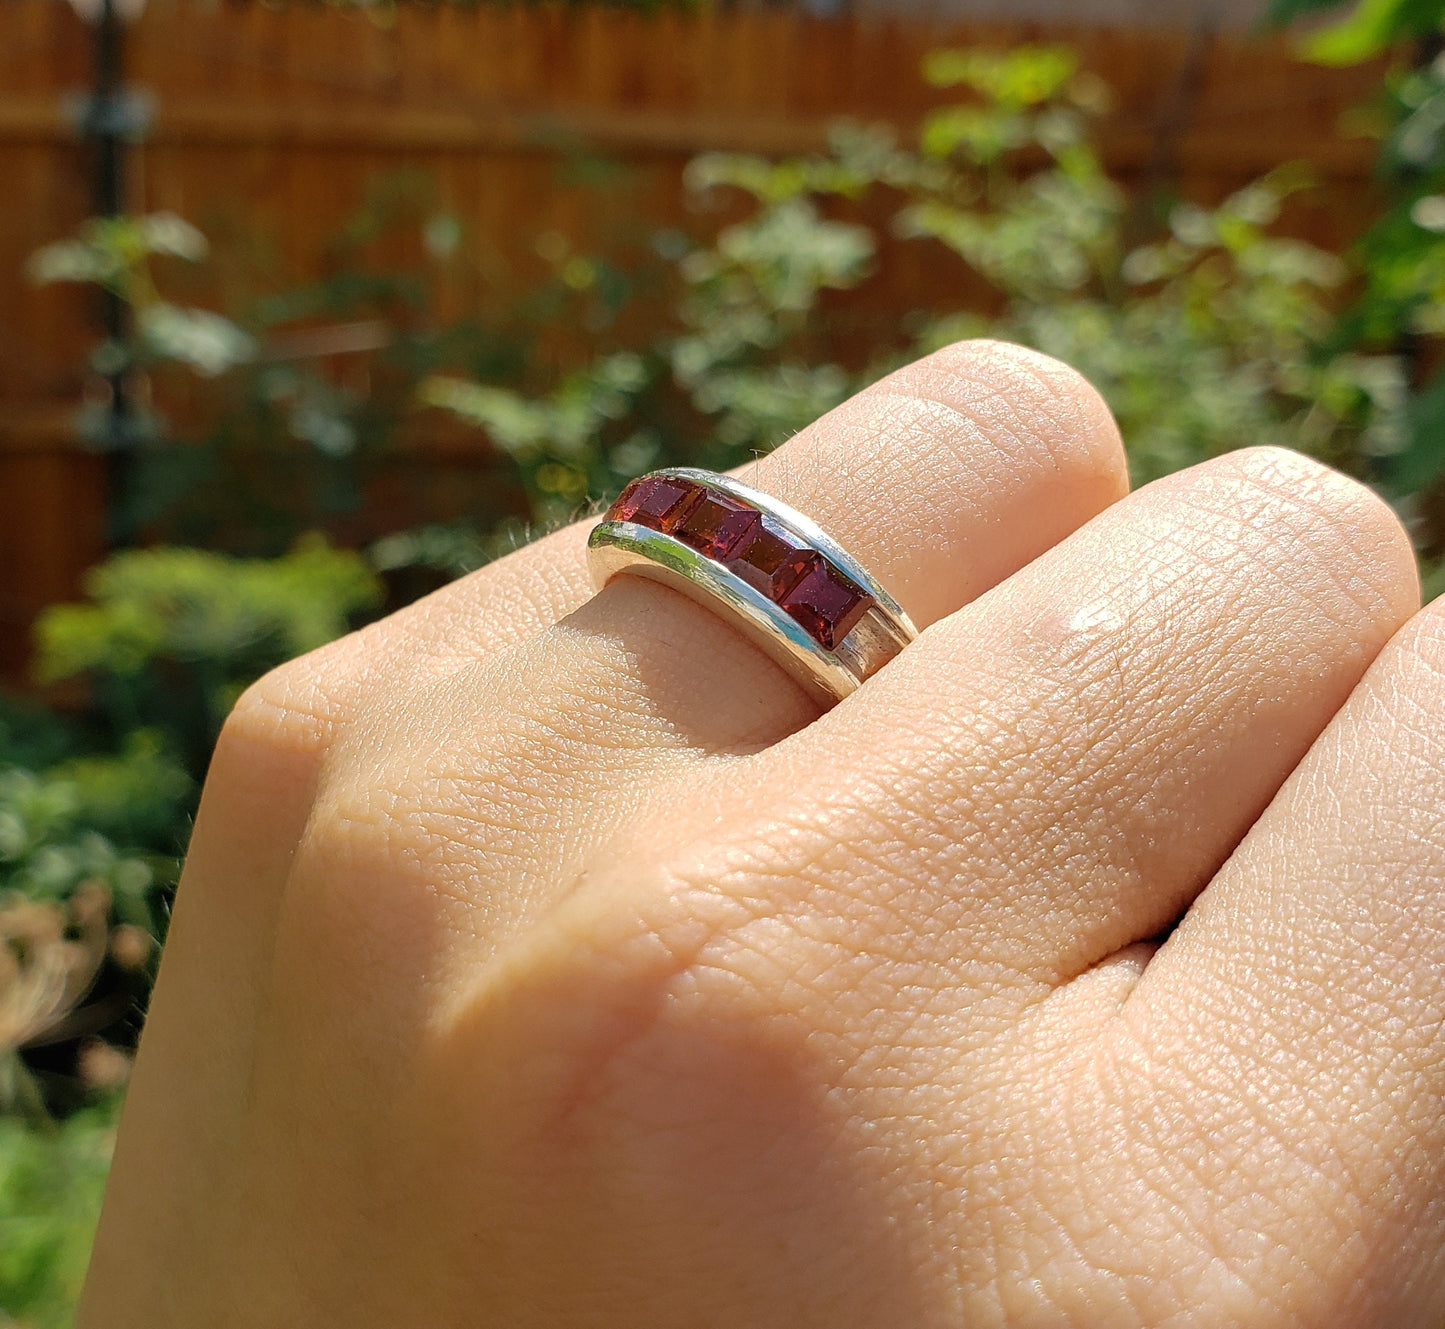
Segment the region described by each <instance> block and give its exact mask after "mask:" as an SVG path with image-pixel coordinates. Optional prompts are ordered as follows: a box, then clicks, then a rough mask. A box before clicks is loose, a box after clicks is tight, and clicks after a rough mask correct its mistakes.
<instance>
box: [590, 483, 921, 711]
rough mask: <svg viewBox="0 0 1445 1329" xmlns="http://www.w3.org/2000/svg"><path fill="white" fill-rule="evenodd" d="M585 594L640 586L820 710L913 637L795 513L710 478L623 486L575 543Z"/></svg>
mask: <svg viewBox="0 0 1445 1329" xmlns="http://www.w3.org/2000/svg"><path fill="white" fill-rule="evenodd" d="M587 557H588V563H589V566H590V568H591V572H592V580H593V583H594V584H595V585H596V586H597V587H598V589H599V590H600V589H601V588H602V587H603V586H605V585H606V584H607V583H608V582H609V581H611V580H612V578H613V577H615V576H618V575H619V574H630V575H633V576H639V577H649V578H651V579H652V580H653V581H659V582H662V583H663V584H664V585H666V586H671V587H672V588H673V589H674V590H678V591H681V592H682V593H683V594H684V595H686V596H689V597H690V598H691V599H693V600H696V601H697V602H698V603H699V604H701V605H703V606H705V607H706V608H708V609H711V610H712V611H713V612H714V613H716V614H719V615H720V616H722V617H723V618H725V619H726V620H727V621H728V622H729V623H731V624H733V625H734V626H735V627H737V628H738V629H739V630H740V631H741V632H743V633H744V634H745V635H746V636H747V637H748V638H749V639H750V640H752V641H753V642H755V643H756V644H757V645H758V646H760V647H761V648H762V649H763V650H764V651H766V652H767V653H768V654H769V655H770V656H772V658H773V659H774V660H776V661H777V662H778V663H779V664H780V665H782V666H783V668H785V669H786V670H787V671H788V672H789V673H790V674H791V675H792V676H793V677H794V678H795V679H797V680H798V682H799V683H801V684H802V685H803V687H804V688H806V689H807V691H808V692H809V693H810V694H812V696H813V697H814V698H815V699H816V700H818V701H819V702H820V703H821V704H822V705H824V706H831V705H833V703H835V702H837V701H840V700H842V698H844V697H846V696H847V695H848V694H849V693H851V692H853V691H854V690H856V689H857V687H858V686H859V684H861V683H862V682H863V681H864V680H865V679H868V678H871V677H872V676H873V675H874V674H876V673H877V672H878V671H879V670H880V669H882V668H883V666H884V665H885V664H887V663H888V662H889V661H890V660H891V659H893V657H894V656H896V655H897V654H898V653H899V652H900V651H901V650H902V649H903V648H904V647H905V646H906V645H908V643H909V642H910V641H912V640H913V639H914V638H915V637H916V636H917V635H918V630H917V629H916V628H915V627H914V626H913V624H912V622H911V621H910V620H909V618H908V615H907V614H905V613H904V612H903V610H902V609H901V608H900V607H899V605H898V603H897V602H896V601H895V600H894V599H893V597H892V596H891V595H889V594H888V592H887V591H885V590H884V589H883V587H882V586H880V585H879V584H878V582H877V581H875V580H874V578H873V577H872V576H871V575H870V574H869V573H868V571H867V569H866V568H864V567H863V566H862V565H861V564H860V563H859V562H858V561H857V559H855V558H854V557H853V556H852V555H851V554H849V553H848V552H847V551H846V550H845V549H843V548H842V546H840V545H839V544H838V542H837V541H836V540H834V539H833V538H832V537H831V536H829V535H828V534H826V533H825V532H824V531H822V530H820V529H819V527H818V526H817V525H815V524H814V523H813V522H811V521H810V520H809V519H808V518H807V517H805V516H803V514H802V513H800V512H797V511H795V510H794V509H792V508H790V507H789V506H788V505H787V504H786V503H780V502H779V501H778V500H777V499H775V498H770V497H769V496H768V495H767V494H764V493H761V492H760V491H758V490H756V489H754V488H753V487H752V486H751V485H745V484H743V483H742V482H741V481H740V480H734V479H733V478H732V477H731V476H728V475H718V474H716V473H715V472H713V471H700V470H694V469H692V468H690V467H682V466H675V467H668V468H667V469H665V470H661V471H653V472H651V473H650V474H648V475H644V476H642V477H640V478H639V479H636V480H634V481H633V482H632V483H631V484H629V485H628V486H627V488H626V489H624V490H623V491H622V493H621V494H620V495H619V496H618V498H617V500H616V502H614V503H613V505H612V506H611V507H610V508H609V509H608V510H607V512H606V513H605V514H604V516H603V518H602V520H601V522H599V523H598V525H597V526H596V527H595V528H594V529H593V531H592V534H591V536H590V537H589V539H588V541H587Z"/></svg>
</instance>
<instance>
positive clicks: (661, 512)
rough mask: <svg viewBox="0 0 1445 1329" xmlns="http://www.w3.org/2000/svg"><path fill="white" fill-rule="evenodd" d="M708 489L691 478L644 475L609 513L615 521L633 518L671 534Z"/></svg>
mask: <svg viewBox="0 0 1445 1329" xmlns="http://www.w3.org/2000/svg"><path fill="white" fill-rule="evenodd" d="M705 492H706V491H705V490H704V489H703V487H702V486H701V485H699V484H694V483H693V482H692V481H691V480H679V479H677V478H675V477H674V476H670V475H644V476H643V477H642V479H640V480H634V481H633V482H632V483H631V484H630V485H628V486H627V488H626V489H624V490H623V491H622V493H621V494H619V495H618V497H617V502H615V503H614V504H613V505H612V511H611V512H609V513H608V514H607V515H608V516H609V517H610V518H611V519H612V520H613V521H632V522H636V523H637V524H638V525H639V526H646V527H649V528H650V529H652V530H654V531H664V532H667V533H668V534H671V532H672V531H673V529H674V528H675V527H676V526H677V524H678V522H680V521H681V520H682V519H683V518H684V517H685V516H687V514H688V512H690V511H691V510H692V506H693V504H694V503H696V502H697V501H698V499H700V498H701V497H702V496H703V494H704V493H705Z"/></svg>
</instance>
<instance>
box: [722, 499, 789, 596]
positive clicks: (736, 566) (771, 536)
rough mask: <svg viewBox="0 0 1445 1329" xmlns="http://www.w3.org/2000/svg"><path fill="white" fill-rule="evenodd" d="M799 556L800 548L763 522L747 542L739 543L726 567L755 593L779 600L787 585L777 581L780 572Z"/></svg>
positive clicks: (755, 528) (768, 523)
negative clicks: (789, 560)
mask: <svg viewBox="0 0 1445 1329" xmlns="http://www.w3.org/2000/svg"><path fill="white" fill-rule="evenodd" d="M797 552H798V546H797V545H795V544H793V543H792V541H790V540H789V539H788V538H787V537H786V536H785V535H783V533H782V532H781V531H779V530H777V528H776V527H774V526H773V525H772V524H771V523H770V522H769V521H768V520H767V519H766V518H764V519H763V520H761V521H759V522H758V524H757V526H756V527H754V528H753V532H752V534H751V535H750V536H749V537H748V538H747V539H745V540H742V541H740V542H739V543H738V545H737V547H736V548H735V549H734V550H733V552H732V557H731V558H729V559H728V560H727V565H728V569H729V570H730V571H732V572H735V573H737V575H738V576H739V577H741V578H742V579H743V580H744V581H745V582H747V584H748V585H749V586H751V587H752V588H753V589H754V590H755V591H761V592H762V593H763V594H764V595H766V596H767V597H768V598H769V599H771V600H776V599H777V598H778V596H779V595H780V594H781V593H782V592H783V591H785V590H787V585H786V584H785V583H783V582H781V581H779V580H778V579H777V575H778V570H779V569H780V568H781V567H782V566H783V564H784V563H785V562H787V560H788V558H789V557H790V556H791V555H793V554H796V553H797Z"/></svg>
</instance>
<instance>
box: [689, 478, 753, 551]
mask: <svg viewBox="0 0 1445 1329" xmlns="http://www.w3.org/2000/svg"><path fill="white" fill-rule="evenodd" d="M762 521H763V518H762V515H761V514H760V513H759V512H758V510H757V509H756V508H753V507H749V506H748V505H747V504H746V503H739V502H738V500H737V499H735V498H729V497H727V496H726V495H725V494H719V493H715V492H712V491H709V492H707V493H706V494H704V495H703V497H702V499H701V500H700V501H699V502H697V503H695V504H693V506H692V507H691V508H690V509H689V510H688V513H687V516H686V517H684V518H683V519H682V521H681V522H679V523H678V526H677V530H676V531H675V532H674V534H676V536H677V538H678V539H679V540H682V541H684V542H685V543H687V544H690V545H691V546H692V547H693V548H694V549H696V550H697V551H698V552H699V553H702V554H706V555H707V556H708V557H709V558H715V559H717V560H718V562H722V561H723V560H725V559H726V558H727V557H728V555H729V554H731V553H732V552H733V550H734V549H736V548H737V547H738V546H739V545H740V544H742V542H743V541H744V540H746V539H747V538H748V536H750V535H751V534H752V533H753V532H754V531H755V530H757V528H758V527H759V526H761V525H762Z"/></svg>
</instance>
